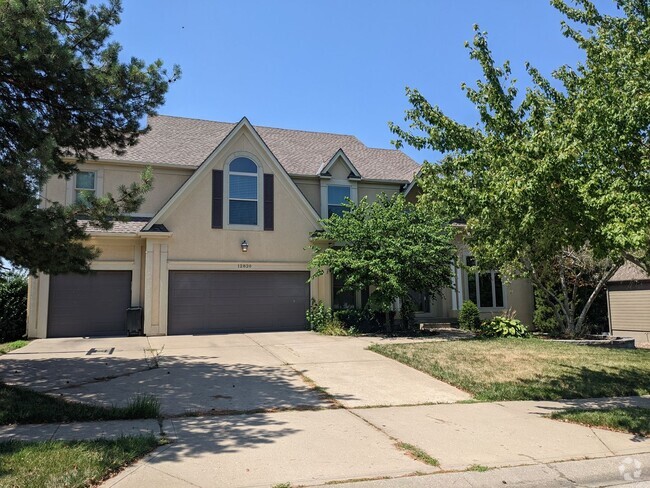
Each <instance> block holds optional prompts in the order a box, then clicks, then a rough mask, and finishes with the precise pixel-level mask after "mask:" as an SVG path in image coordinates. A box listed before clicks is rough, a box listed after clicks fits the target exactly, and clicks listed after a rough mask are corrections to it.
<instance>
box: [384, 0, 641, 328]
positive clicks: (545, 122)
mask: <svg viewBox="0 0 650 488" xmlns="http://www.w3.org/2000/svg"><path fill="white" fill-rule="evenodd" d="M551 3H552V4H553V6H554V7H555V8H557V9H558V10H559V11H560V12H561V13H562V14H564V16H565V17H566V21H565V22H563V24H562V26H563V33H564V35H565V36H566V37H568V38H569V39H572V40H573V41H575V42H576V44H577V45H578V47H579V48H580V49H581V50H582V51H583V52H584V55H585V61H584V62H582V63H580V64H578V65H577V67H575V68H571V67H569V66H562V67H560V68H558V69H557V70H555V71H554V72H553V73H552V78H550V79H549V78H545V77H544V76H543V75H542V74H541V73H540V72H539V71H538V70H536V69H535V68H533V67H532V66H530V65H528V66H527V71H528V73H529V75H530V78H531V81H532V83H531V86H530V88H528V89H527V90H526V92H525V93H524V94H521V95H520V94H519V93H518V90H517V88H516V86H515V83H514V81H513V80H512V79H511V70H510V66H509V64H508V63H507V62H506V63H505V64H504V65H502V66H498V65H497V64H496V63H495V61H494V59H493V57H492V53H491V51H490V49H489V47H488V42H487V35H486V34H485V33H484V32H481V31H480V30H479V29H478V27H476V28H475V30H476V35H475V37H474V40H473V43H472V45H471V46H469V48H470V57H471V58H472V59H474V60H476V61H478V63H479V64H480V66H481V68H482V71H483V78H482V79H481V80H479V81H478V82H477V84H476V86H475V87H468V86H466V85H464V86H463V89H464V90H465V93H466V95H467V98H468V99H469V100H470V101H471V102H472V103H473V104H474V105H475V107H476V109H477V111H478V115H479V123H477V124H476V125H471V126H470V125H465V124H462V123H459V122H457V121H455V120H453V119H452V118H451V117H449V116H447V115H445V114H444V113H443V112H442V110H441V109H439V108H438V107H437V106H433V105H431V104H429V102H428V101H427V100H426V99H425V98H424V96H422V95H421V94H420V93H419V92H418V91H417V90H412V89H407V96H408V99H409V101H410V103H411V104H412V106H413V107H412V109H410V110H408V111H407V114H406V121H407V122H409V123H410V126H409V128H406V129H404V128H401V127H399V126H398V125H395V124H391V127H392V130H393V132H394V133H395V134H396V135H397V136H398V140H397V141H396V143H397V145H398V146H399V145H400V144H402V143H403V142H405V143H407V144H409V145H411V146H413V147H416V148H418V149H424V148H428V149H433V150H436V151H440V152H442V153H443V158H442V160H441V161H440V162H439V164H428V165H426V166H425V169H424V171H423V174H422V178H421V179H420V185H421V188H422V190H423V195H422V198H421V200H420V203H421V204H422V205H424V206H428V207H433V208H435V209H436V211H438V212H442V213H443V215H447V216H448V217H458V216H462V217H464V218H465V219H466V220H467V234H466V240H467V243H468V244H469V245H470V247H471V249H472V251H473V252H474V253H475V255H476V257H477V260H478V262H479V263H480V264H482V265H484V266H490V267H498V268H500V269H502V270H504V271H506V273H507V274H509V275H510V276H511V277H524V276H526V277H529V278H531V280H532V281H533V283H534V284H535V285H536V286H537V287H538V291H539V293H540V294H541V295H542V296H544V297H545V299H546V301H547V302H548V303H549V304H550V305H551V307H552V309H553V310H554V311H555V312H556V314H557V320H558V321H559V322H560V326H561V327H562V329H563V331H564V332H566V333H569V334H572V335H575V334H579V333H581V332H582V331H583V330H584V326H585V320H586V317H587V313H588V311H589V308H590V307H591V304H592V303H593V301H594V299H595V298H596V296H597V295H598V293H599V292H600V291H601V290H602V288H603V286H604V284H605V283H606V282H607V280H608V279H609V278H610V277H611V276H612V274H613V273H614V272H615V271H616V269H617V268H618V267H619V266H620V265H621V264H622V263H623V261H624V260H625V259H629V260H632V261H634V262H636V263H637V264H640V265H641V266H643V267H645V268H646V269H648V265H649V264H650V253H649V252H648V250H649V249H648V246H649V243H650V140H649V134H650V76H648V73H650V55H649V53H650V4H649V3H648V1H647V0H616V4H617V6H618V8H619V14H620V15H616V16H612V15H605V14H603V13H601V12H599V11H598V9H597V8H596V7H595V6H594V5H593V4H592V3H591V2H590V1H588V0H576V1H575V3H576V4H577V6H576V7H571V6H569V5H567V4H566V3H565V2H564V1H562V0H553V1H552V2H551ZM585 285H586V286H589V287H591V293H590V294H589V295H588V296H587V297H586V299H584V300H580V299H579V297H580V295H581V294H580V293H578V291H577V289H576V288H580V287H584V286H585Z"/></svg>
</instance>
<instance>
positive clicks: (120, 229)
mask: <svg viewBox="0 0 650 488" xmlns="http://www.w3.org/2000/svg"><path fill="white" fill-rule="evenodd" d="M149 220H151V219H149V218H146V217H131V219H130V220H129V221H128V222H120V221H115V222H113V227H111V228H110V229H108V230H104V229H102V228H101V227H96V226H94V225H91V224H90V222H89V221H87V220H78V221H77V224H78V225H80V226H81V227H84V229H85V230H86V232H90V233H93V232H107V233H109V234H135V233H136V232H140V231H141V230H142V228H143V227H144V226H145V225H147V222H149Z"/></svg>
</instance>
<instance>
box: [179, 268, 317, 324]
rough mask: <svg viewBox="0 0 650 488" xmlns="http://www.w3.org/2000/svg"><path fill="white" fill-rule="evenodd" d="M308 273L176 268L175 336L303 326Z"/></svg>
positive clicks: (307, 301) (306, 302) (307, 305)
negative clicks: (180, 269)
mask: <svg viewBox="0 0 650 488" xmlns="http://www.w3.org/2000/svg"><path fill="white" fill-rule="evenodd" d="M308 279H309V273H308V272H294V271H287V272H275V271H273V272H271V271H268V272H255V271H246V272H241V271H240V272H237V271H170V274H169V316H168V332H169V334H197V333H211V332H230V331H262V330H300V329H303V328H304V327H305V325H306V324H305V311H306V310H307V308H308V307H309V285H308V284H307V280H308Z"/></svg>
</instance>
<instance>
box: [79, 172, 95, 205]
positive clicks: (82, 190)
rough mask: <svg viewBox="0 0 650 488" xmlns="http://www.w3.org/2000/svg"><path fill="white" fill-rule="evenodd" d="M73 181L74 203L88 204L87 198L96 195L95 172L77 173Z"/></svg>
mask: <svg viewBox="0 0 650 488" xmlns="http://www.w3.org/2000/svg"><path fill="white" fill-rule="evenodd" d="M74 181H75V183H74V193H75V202H77V203H88V197H89V196H91V195H92V196H95V195H96V193H97V186H96V184H97V183H96V175H95V172H94V171H79V172H78V173H77V174H76V175H75V179H74Z"/></svg>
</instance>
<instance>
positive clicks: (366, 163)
mask: <svg viewBox="0 0 650 488" xmlns="http://www.w3.org/2000/svg"><path fill="white" fill-rule="evenodd" d="M148 122H149V125H150V126H151V131H150V132H148V133H147V134H145V135H143V136H141V137H140V141H139V142H138V144H137V145H135V146H134V147H131V148H129V149H128V150H127V152H126V154H124V155H122V156H117V155H115V154H113V153H112V151H111V150H110V149H103V150H98V151H95V153H96V154H97V156H98V157H99V158H100V159H108V160H118V161H134V162H141V163H149V164H152V165H155V164H175V165H183V166H189V167H197V166H199V165H200V164H201V163H202V162H203V161H204V160H205V158H206V157H208V155H209V154H210V153H211V152H212V151H213V150H214V148H215V147H216V146H217V145H218V144H219V143H220V142H221V141H222V140H223V139H224V138H225V137H226V136H227V135H228V133H229V132H230V131H231V130H232V128H233V127H235V125H236V124H232V123H226V122H212V121H208V120H197V119H187V118H182V117H171V116H167V115H158V116H155V117H150V118H149V121H148ZM255 129H256V130H257V131H258V133H259V135H260V136H261V137H262V139H263V140H264V142H265V143H266V144H267V145H268V147H269V149H271V151H272V152H273V154H275V156H276V157H277V158H278V160H279V161H280V163H281V164H282V166H284V168H285V169H286V170H287V172H288V173H289V174H292V175H311V176H313V175H316V174H318V171H319V169H320V168H321V167H322V166H323V165H325V164H327V163H328V162H329V160H330V159H331V158H332V156H334V154H335V153H336V151H338V150H339V149H343V151H344V152H345V154H346V155H347V156H348V158H350V161H351V162H352V164H354V166H355V167H356V168H357V170H358V171H359V172H360V173H361V177H362V178H366V179H378V180H403V181H410V180H411V179H412V178H413V176H414V175H415V173H417V171H418V170H419V169H420V166H419V165H418V164H417V163H416V162H415V161H413V160H412V159H411V158H409V157H408V156H407V155H406V154H404V153H402V152H400V151H397V150H395V149H374V148H369V147H366V146H365V145H364V144H363V143H362V142H361V141H359V140H358V139H357V138H356V137H354V136H347V135H340V134H328V133H324V132H306V131H300V130H289V129H275V128H271V127H257V126H256V127H255Z"/></svg>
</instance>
